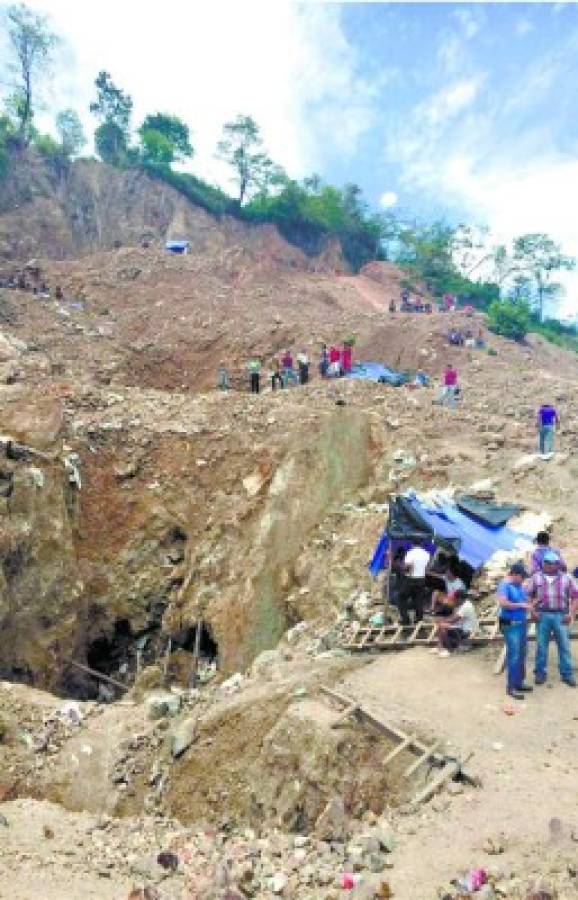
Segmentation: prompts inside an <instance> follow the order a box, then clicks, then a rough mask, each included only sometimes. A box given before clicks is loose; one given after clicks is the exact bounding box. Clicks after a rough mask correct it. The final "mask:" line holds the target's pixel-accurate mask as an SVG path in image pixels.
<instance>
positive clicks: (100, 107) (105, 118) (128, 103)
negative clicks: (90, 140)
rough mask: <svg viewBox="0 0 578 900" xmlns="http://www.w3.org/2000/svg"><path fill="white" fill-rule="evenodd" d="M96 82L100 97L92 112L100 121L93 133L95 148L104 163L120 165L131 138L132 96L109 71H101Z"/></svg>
mask: <svg viewBox="0 0 578 900" xmlns="http://www.w3.org/2000/svg"><path fill="white" fill-rule="evenodd" d="M94 83H95V85H96V94H97V96H96V100H95V101H94V102H93V103H91V104H90V111H91V112H92V113H94V115H95V116H96V117H97V118H98V119H100V122H101V124H100V125H99V127H98V128H97V129H96V131H95V134H94V140H95V146H96V150H97V153H98V155H99V156H100V157H101V159H102V160H104V162H109V163H111V164H112V165H121V164H122V163H123V162H125V161H126V158H127V150H128V145H129V140H130V119H131V115H132V106H133V103H132V97H130V96H129V95H128V94H125V92H124V91H122V90H121V89H120V88H118V87H117V86H116V85H115V83H114V82H113V80H112V78H111V77H110V74H109V73H108V72H104V71H103V72H99V73H98V76H97V78H96V80H95V82H94Z"/></svg>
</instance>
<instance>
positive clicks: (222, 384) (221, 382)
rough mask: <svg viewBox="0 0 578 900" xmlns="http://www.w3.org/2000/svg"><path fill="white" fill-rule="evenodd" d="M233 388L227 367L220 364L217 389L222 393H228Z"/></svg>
mask: <svg viewBox="0 0 578 900" xmlns="http://www.w3.org/2000/svg"><path fill="white" fill-rule="evenodd" d="M230 387H231V382H230V380H229V373H228V371H227V367H226V366H225V363H224V362H222V363H219V368H218V371H217V388H218V389H219V390H220V391H228V390H229V388H230Z"/></svg>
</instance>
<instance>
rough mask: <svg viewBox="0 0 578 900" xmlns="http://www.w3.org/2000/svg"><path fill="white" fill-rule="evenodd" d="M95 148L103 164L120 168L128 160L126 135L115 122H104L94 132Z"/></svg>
mask: <svg viewBox="0 0 578 900" xmlns="http://www.w3.org/2000/svg"><path fill="white" fill-rule="evenodd" d="M94 146H95V147H96V152H97V153H98V155H99V156H100V158H101V159H102V161H103V162H105V163H110V165H111V166H120V165H122V163H123V162H124V161H125V160H126V156H127V149H128V148H127V143H126V135H125V133H124V131H123V130H122V128H120V127H119V126H118V125H115V124H114V122H103V123H102V125H99V126H98V128H97V129H96V131H95V132H94Z"/></svg>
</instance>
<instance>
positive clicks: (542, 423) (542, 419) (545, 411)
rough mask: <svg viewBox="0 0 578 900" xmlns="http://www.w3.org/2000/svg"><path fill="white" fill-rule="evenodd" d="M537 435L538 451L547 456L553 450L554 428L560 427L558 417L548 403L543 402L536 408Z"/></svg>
mask: <svg viewBox="0 0 578 900" xmlns="http://www.w3.org/2000/svg"><path fill="white" fill-rule="evenodd" d="M536 424H537V428H538V436H539V444H540V453H541V454H542V456H547V455H548V454H551V453H553V452H554V433H555V431H556V428H559V427H560V417H559V415H558V412H557V410H556V408H555V407H554V406H552V405H551V404H550V403H543V404H542V406H541V407H540V409H539V410H538V421H537V423H536Z"/></svg>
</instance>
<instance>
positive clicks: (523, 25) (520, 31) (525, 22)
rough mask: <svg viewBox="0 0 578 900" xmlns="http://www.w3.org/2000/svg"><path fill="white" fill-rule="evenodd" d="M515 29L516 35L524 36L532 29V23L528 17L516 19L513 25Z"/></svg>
mask: <svg viewBox="0 0 578 900" xmlns="http://www.w3.org/2000/svg"><path fill="white" fill-rule="evenodd" d="M515 31H516V34H517V35H518V37H526V35H527V34H530V32H531V31H534V23H533V22H531V21H530V20H529V19H525V18H521V19H518V21H517V22H516V25H515Z"/></svg>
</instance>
